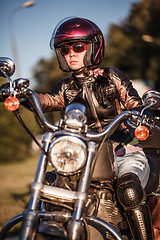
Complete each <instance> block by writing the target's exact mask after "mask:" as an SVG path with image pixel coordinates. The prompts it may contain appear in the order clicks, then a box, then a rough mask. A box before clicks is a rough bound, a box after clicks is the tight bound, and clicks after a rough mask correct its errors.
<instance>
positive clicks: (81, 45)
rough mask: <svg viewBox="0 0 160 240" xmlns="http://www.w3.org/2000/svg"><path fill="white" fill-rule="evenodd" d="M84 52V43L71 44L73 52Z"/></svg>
mask: <svg viewBox="0 0 160 240" xmlns="http://www.w3.org/2000/svg"><path fill="white" fill-rule="evenodd" d="M84 50H86V48H85V43H75V44H73V51H74V52H76V53H81V52H83V51H84Z"/></svg>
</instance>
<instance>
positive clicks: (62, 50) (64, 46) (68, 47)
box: [61, 45, 70, 55]
mask: <svg viewBox="0 0 160 240" xmlns="http://www.w3.org/2000/svg"><path fill="white" fill-rule="evenodd" d="M69 51H70V46H68V45H63V46H62V47H61V53H62V54H63V55H67V54H68V53H69Z"/></svg>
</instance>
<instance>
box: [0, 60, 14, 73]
mask: <svg viewBox="0 0 160 240" xmlns="http://www.w3.org/2000/svg"><path fill="white" fill-rule="evenodd" d="M1 70H2V71H1ZM14 72H15V64H14V62H13V60H12V59H10V58H7V57H0V76H1V77H6V76H5V74H6V75H7V76H8V77H10V76H12V75H13V74H14Z"/></svg>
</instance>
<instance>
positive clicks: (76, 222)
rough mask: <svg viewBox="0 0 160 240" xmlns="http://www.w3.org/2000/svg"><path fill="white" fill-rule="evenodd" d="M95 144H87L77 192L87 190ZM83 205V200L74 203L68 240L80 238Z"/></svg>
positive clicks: (68, 229) (68, 226)
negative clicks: (82, 171)
mask: <svg viewBox="0 0 160 240" xmlns="http://www.w3.org/2000/svg"><path fill="white" fill-rule="evenodd" d="M95 148H96V144H95V143H94V142H89V144H88V159H87V164H86V168H85V171H84V173H83V176H82V177H81V179H80V183H79V187H78V192H82V193H86V192H87V188H88V180H89V178H90V171H91V165H92V160H93V156H94V152H95ZM83 205H84V199H78V200H77V201H76V203H75V208H74V213H73V217H72V219H71V220H70V221H69V222H68V225H67V232H68V239H69V240H78V239H80V237H81V234H82V231H83V227H82V220H81V217H82V210H83Z"/></svg>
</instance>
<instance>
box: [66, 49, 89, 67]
mask: <svg viewBox="0 0 160 240" xmlns="http://www.w3.org/2000/svg"><path fill="white" fill-rule="evenodd" d="M86 51H87V50H84V51H83V52H79V53H78V52H74V50H73V49H70V52H69V53H68V54H67V55H64V57H65V59H66V62H67V64H68V66H69V68H70V69H71V70H73V71H74V70H79V69H81V68H83V67H84V62H83V59H84V56H85V54H86Z"/></svg>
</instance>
